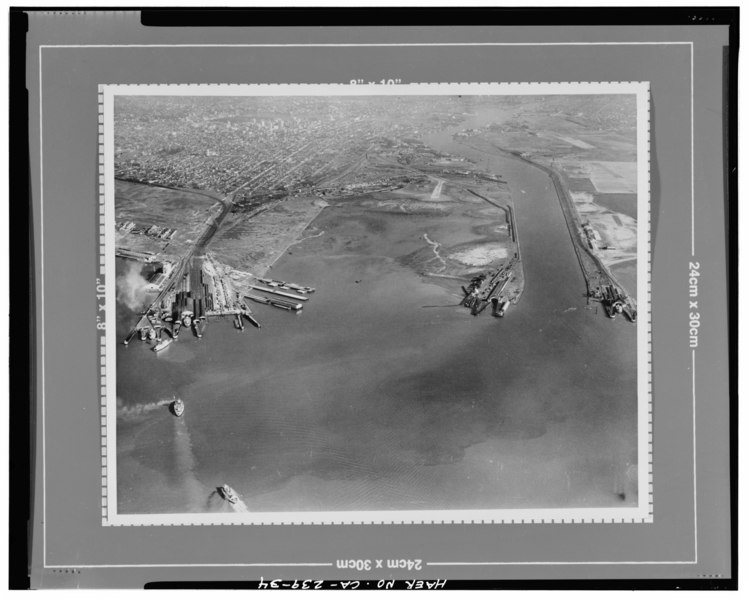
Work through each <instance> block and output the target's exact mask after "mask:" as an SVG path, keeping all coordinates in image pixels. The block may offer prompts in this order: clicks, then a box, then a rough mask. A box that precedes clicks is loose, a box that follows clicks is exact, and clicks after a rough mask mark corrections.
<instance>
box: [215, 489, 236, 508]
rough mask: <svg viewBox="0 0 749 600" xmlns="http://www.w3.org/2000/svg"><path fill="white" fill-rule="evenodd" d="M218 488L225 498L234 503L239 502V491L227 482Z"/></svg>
mask: <svg viewBox="0 0 749 600" xmlns="http://www.w3.org/2000/svg"><path fill="white" fill-rule="evenodd" d="M217 489H218V493H219V494H221V497H222V498H224V500H227V501H228V502H231V503H232V504H236V503H237V502H239V496H237V492H235V491H234V490H233V489H232V488H230V487H229V486H228V485H227V484H224V485H222V486H221V487H219V488H217Z"/></svg>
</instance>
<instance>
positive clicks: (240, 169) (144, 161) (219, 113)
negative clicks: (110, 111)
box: [115, 96, 456, 196]
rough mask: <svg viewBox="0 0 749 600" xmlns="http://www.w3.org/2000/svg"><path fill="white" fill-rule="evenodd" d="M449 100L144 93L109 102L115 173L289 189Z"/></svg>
mask: <svg viewBox="0 0 749 600" xmlns="http://www.w3.org/2000/svg"><path fill="white" fill-rule="evenodd" d="M451 102H454V99H451V98H447V97H424V98H423V99H421V98H420V99H418V100H414V99H413V98H411V99H408V98H406V99H403V98H400V97H397V96H381V97H220V98H215V97H214V98H206V97H147V96H138V97H136V96H122V97H118V98H117V100H116V103H115V176H116V177H117V178H119V179H124V180H129V181H137V182H141V183H148V184H152V185H159V186H166V187H174V188H184V189H203V190H212V191H216V192H219V193H222V194H230V193H231V194H233V193H239V194H249V195H250V196H251V195H253V194H255V193H258V194H267V193H270V192H274V191H281V192H288V193H298V192H300V191H303V190H304V189H305V188H310V187H314V186H315V185H316V184H317V183H318V182H319V181H320V180H322V179H324V178H325V177H330V176H331V174H332V176H335V175H336V173H343V172H345V171H346V169H347V168H349V167H350V165H351V162H352V161H353V160H356V159H357V158H358V157H360V156H362V155H363V154H364V153H366V151H367V149H368V148H370V147H371V146H372V145H373V143H374V142H375V140H376V139H378V138H382V137H385V136H391V137H394V138H395V139H399V138H402V137H404V136H408V135H412V136H418V135H421V134H424V133H428V132H430V131H432V130H434V131H436V130H438V129H440V128H442V127H444V125H445V120H446V119H447V120H448V121H450V122H451V120H454V119H455V118H456V117H455V115H454V114H453V113H451V112H450V111H449V110H447V109H446V110H444V111H443V113H440V112H439V111H435V110H434V108H435V106H440V107H441V106H443V105H444V107H447V106H448V105H449V104H450V103H451Z"/></svg>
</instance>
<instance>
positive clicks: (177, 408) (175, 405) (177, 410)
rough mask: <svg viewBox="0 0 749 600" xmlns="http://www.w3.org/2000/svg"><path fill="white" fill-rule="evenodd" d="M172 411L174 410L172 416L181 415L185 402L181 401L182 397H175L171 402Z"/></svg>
mask: <svg viewBox="0 0 749 600" xmlns="http://www.w3.org/2000/svg"><path fill="white" fill-rule="evenodd" d="M172 411H173V412H174V416H176V417H181V416H182V414H183V413H184V412H185V403H184V402H182V398H175V400H174V402H172Z"/></svg>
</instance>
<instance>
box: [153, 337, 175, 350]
mask: <svg viewBox="0 0 749 600" xmlns="http://www.w3.org/2000/svg"><path fill="white" fill-rule="evenodd" d="M173 341H174V340H173V339H172V338H170V337H164V338H163V339H162V340H161V341H160V342H159V343H158V344H156V345H155V346H154V347H153V351H154V352H161V351H162V350H163V349H164V348H166V347H167V346H168V345H169V344H171V343H172V342H173Z"/></svg>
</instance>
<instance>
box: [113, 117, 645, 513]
mask: <svg viewBox="0 0 749 600" xmlns="http://www.w3.org/2000/svg"><path fill="white" fill-rule="evenodd" d="M428 143H429V145H431V146H433V147H436V148H437V149H440V150H444V151H451V152H454V153H456V154H457V153H460V154H464V155H465V156H467V157H468V158H471V159H473V160H475V161H476V162H477V163H478V164H479V165H480V166H481V167H482V168H486V169H488V170H490V171H492V172H494V173H496V174H498V175H500V176H501V177H502V178H503V179H504V180H505V181H507V183H508V184H509V188H510V190H511V192H512V196H513V202H514V203H515V208H516V219H517V224H518V229H519V232H520V239H521V243H522V254H523V262H524V269H525V281H526V284H525V292H524V294H523V296H522V298H521V300H520V303H519V304H518V305H517V306H515V305H513V306H511V307H510V309H509V311H508V312H507V315H506V316H505V317H504V318H502V319H496V318H492V317H491V316H490V314H489V311H486V312H485V313H483V314H482V315H480V316H478V317H473V316H471V315H470V313H469V311H468V310H467V309H465V308H461V307H459V306H458V303H459V301H460V299H461V294H460V287H459V286H460V282H459V281H455V282H454V283H455V289H454V290H451V289H450V287H449V286H446V285H445V284H444V283H442V284H441V285H437V284H436V283H435V282H434V281H433V280H429V279H425V278H422V277H420V276H418V275H417V274H416V273H415V272H414V271H413V270H411V269H410V268H408V266H406V265H405V264H404V263H403V261H402V260H400V257H402V256H403V255H406V254H408V253H409V252H413V251H415V250H417V249H419V248H423V247H424V244H425V242H424V239H423V237H422V234H423V231H424V229H423V227H422V226H421V224H420V222H419V220H418V217H402V216H401V217H399V216H397V215H387V214H382V215H377V216H371V215H370V216H366V217H365V216H363V215H362V213H361V211H357V210H353V209H351V210H349V209H347V208H346V207H341V206H339V207H330V208H326V209H324V210H323V212H322V213H321V215H320V216H319V217H318V219H317V220H316V221H315V222H313V223H312V225H311V226H313V227H315V228H316V230H319V231H324V232H326V233H324V234H322V235H320V236H319V237H316V238H314V239H310V240H308V241H304V242H302V243H300V244H298V245H296V246H292V247H291V249H290V252H288V253H286V254H285V255H284V256H283V257H282V258H281V259H280V260H279V261H278V262H277V263H276V264H275V265H274V266H273V268H272V270H271V271H269V273H268V276H270V277H273V278H275V279H282V280H286V281H294V282H296V283H300V284H303V285H310V286H313V287H315V288H316V289H317V291H316V292H315V293H314V294H312V295H311V297H310V298H311V299H310V300H309V302H307V303H305V306H304V310H303V311H301V313H299V314H295V313H293V312H286V311H281V310H276V309H273V308H271V307H266V306H260V305H253V306H252V308H253V313H254V314H255V316H256V317H257V318H258V320H259V321H260V322H261V324H262V328H261V329H255V328H253V327H251V326H249V327H246V328H245V331H243V332H240V331H239V330H238V329H236V328H235V327H234V326H233V321H232V319H231V318H230V317H227V318H225V319H215V320H211V321H210V323H209V325H208V327H207V329H206V332H205V334H204V336H203V338H202V339H198V338H196V337H194V336H193V335H192V333H191V332H189V331H186V330H183V332H182V333H181V335H180V339H179V341H178V342H177V343H174V344H172V345H171V346H170V347H168V348H166V349H165V350H163V351H162V352H160V353H158V354H157V353H155V352H153V351H151V349H150V348H151V346H150V345H149V344H146V343H141V342H138V341H133V342H132V343H131V344H130V345H129V346H124V345H122V344H118V350H117V374H118V377H117V396H118V420H117V423H118V425H117V435H118V456H117V460H118V482H117V484H118V499H119V510H120V511H121V512H125V513H178V512H207V511H222V510H230V508H229V505H228V503H226V502H223V501H221V499H220V498H219V497H217V495H216V491H215V490H216V486H219V485H221V484H223V483H228V484H229V485H231V487H233V488H234V489H235V490H236V491H237V493H238V494H239V496H240V497H241V498H242V501H243V502H244V505H246V507H247V509H248V510H250V511H305V510H310V511H311V510H315V511H320V510H323V511H324V510H339V511H340V510H388V509H414V510H420V509H458V508H460V509H465V508H476V509H479V508H511V507H522V508H529V507H577V506H631V505H634V504H636V502H637V492H638V490H637V487H636V472H637V454H636V446H637V391H636V381H637V377H636V364H637V361H636V328H635V326H634V325H632V324H631V323H628V322H626V321H625V320H624V319H621V318H620V319H616V320H613V321H612V320H611V319H608V318H607V317H606V316H605V314H604V311H603V309H602V307H600V306H599V305H597V304H588V303H587V300H586V298H585V283H584V280H583V278H582V274H581V272H580V267H579V265H578V262H577V259H576V256H575V253H574V250H573V247H572V243H571V241H570V237H569V232H568V230H567V227H566V224H565V222H564V217H563V215H562V212H561V208H560V206H559V201H558V199H557V197H556V194H555V191H554V187H553V184H552V182H551V180H550V179H549V178H548V177H547V176H546V175H545V174H544V173H543V172H541V171H540V170H538V169H535V168H534V167H532V166H531V165H528V164H526V163H522V162H520V161H515V160H512V159H508V158H503V157H499V156H490V155H485V154H483V153H479V152H478V151H475V150H470V149H468V148H466V147H465V146H460V145H458V144H456V143H455V142H453V141H452V139H451V135H450V132H446V133H445V134H442V135H435V136H431V137H430V139H429V140H428ZM404 218H408V219H411V221H409V223H410V224H409V225H403V223H404V221H403V219H404ZM341 223H343V225H341ZM333 225H338V226H339V229H340V230H342V231H343V230H345V231H348V232H349V235H348V236H341V235H334V234H333V233H331V227H332V226H333ZM404 227H405V228H406V229H404ZM408 228H411V230H408ZM465 235H466V236H468V237H470V235H471V233H470V231H469V230H468V229H466V231H465ZM303 237H304V236H303ZM127 268H128V264H127V263H125V262H119V259H118V269H119V270H120V272H124V271H125V270H126V269H127ZM118 311H119V313H118V339H122V338H123V337H124V334H126V333H127V330H128V328H129V327H131V326H132V324H133V316H132V315H133V313H132V312H130V310H129V309H128V308H127V307H126V305H125V303H123V302H119V303H118ZM173 394H176V395H178V396H180V397H181V398H182V399H183V400H184V402H185V406H186V410H185V414H184V416H183V417H181V418H180V419H176V418H175V417H174V416H173V415H172V414H171V413H170V412H169V411H168V410H167V408H166V405H165V404H163V403H164V402H166V401H167V400H169V399H170V398H171V397H172V395H173Z"/></svg>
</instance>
